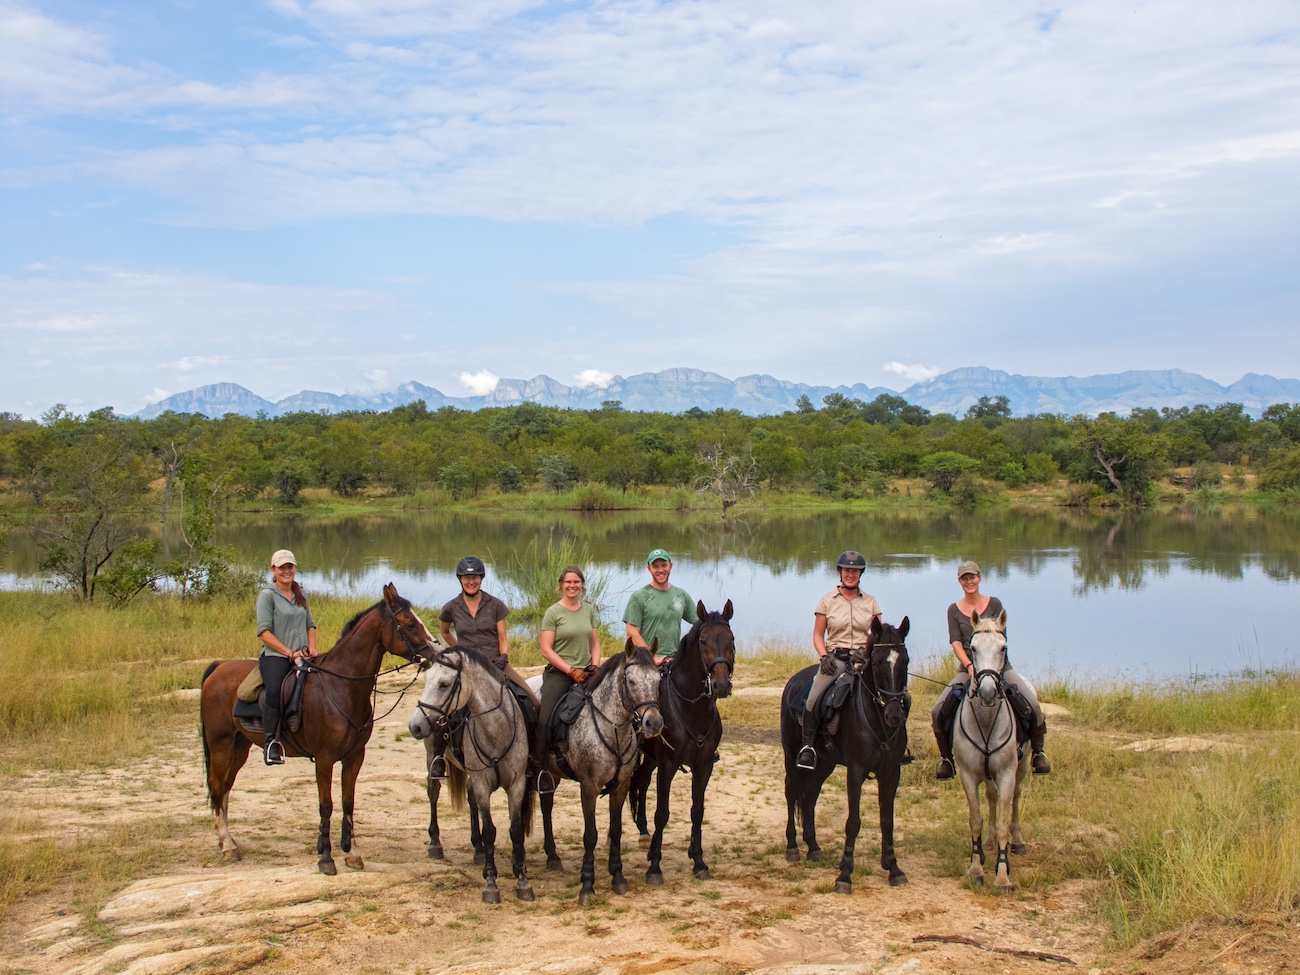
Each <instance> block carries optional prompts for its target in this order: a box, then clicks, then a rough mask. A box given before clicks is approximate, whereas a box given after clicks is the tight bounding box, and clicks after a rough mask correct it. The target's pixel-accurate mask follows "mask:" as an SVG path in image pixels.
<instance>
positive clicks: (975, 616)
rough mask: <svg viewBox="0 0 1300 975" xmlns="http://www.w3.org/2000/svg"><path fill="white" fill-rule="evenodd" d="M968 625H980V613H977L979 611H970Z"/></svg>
mask: <svg viewBox="0 0 1300 975" xmlns="http://www.w3.org/2000/svg"><path fill="white" fill-rule="evenodd" d="M970 625H971V626H979V625H980V614H979V613H976V612H974V611H972V612H971V614H970Z"/></svg>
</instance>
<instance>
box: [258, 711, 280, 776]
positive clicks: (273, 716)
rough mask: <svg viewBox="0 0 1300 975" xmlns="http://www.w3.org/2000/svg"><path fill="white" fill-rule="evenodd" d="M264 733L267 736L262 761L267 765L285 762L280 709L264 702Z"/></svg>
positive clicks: (263, 746) (263, 745)
mask: <svg viewBox="0 0 1300 975" xmlns="http://www.w3.org/2000/svg"><path fill="white" fill-rule="evenodd" d="M262 734H263V735H265V736H266V740H265V742H264V743H263V744H262V761H264V762H266V764H267V765H283V764H284V746H283V745H281V744H280V710H279V709H278V708H273V707H270V706H269V705H267V704H265V703H263V704H262Z"/></svg>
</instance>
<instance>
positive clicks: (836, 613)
mask: <svg viewBox="0 0 1300 975" xmlns="http://www.w3.org/2000/svg"><path fill="white" fill-rule="evenodd" d="M813 613H814V614H815V615H817V616H825V617H826V649H827V650H836V649H839V648H841V647H842V648H844V649H847V650H853V649H856V648H858V647H865V646H866V645H867V634H868V633H870V632H871V621H872V620H873V619H875V618H876V617H877V616H879V615H880V603H878V602H876V597H875V596H870V595H868V594H867V593H865V592H862V591H860V590H859V592H858V595H857V596H856V597H854V598H853V599H846V598H845V597H844V594H843V593H841V592H840V590H839V587H838V586H837V587H836V588H834V589H832V590H831V591H830V592H828V593H827V594H826V595H825V596H823V597H822V598H821V599H820V600H818V602H817V608H816V609H814V610H813Z"/></svg>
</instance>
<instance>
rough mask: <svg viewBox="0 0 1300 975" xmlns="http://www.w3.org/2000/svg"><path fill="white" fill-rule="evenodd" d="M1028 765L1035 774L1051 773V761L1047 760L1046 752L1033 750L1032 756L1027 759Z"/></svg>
mask: <svg viewBox="0 0 1300 975" xmlns="http://www.w3.org/2000/svg"><path fill="white" fill-rule="evenodd" d="M1029 767H1030V768H1032V769H1033V770H1034V774H1035V775H1051V774H1052V763H1051V762H1050V761H1048V758H1047V753H1046V752H1034V757H1033V758H1031V759H1030V760H1029Z"/></svg>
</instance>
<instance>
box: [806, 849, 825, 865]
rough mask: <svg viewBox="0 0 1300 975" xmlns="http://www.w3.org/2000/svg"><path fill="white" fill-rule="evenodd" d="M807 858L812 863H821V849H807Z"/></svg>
mask: <svg viewBox="0 0 1300 975" xmlns="http://www.w3.org/2000/svg"><path fill="white" fill-rule="evenodd" d="M808 859H809V860H811V861H812V862H813V863H821V862H822V851H821V850H809V851H808Z"/></svg>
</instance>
